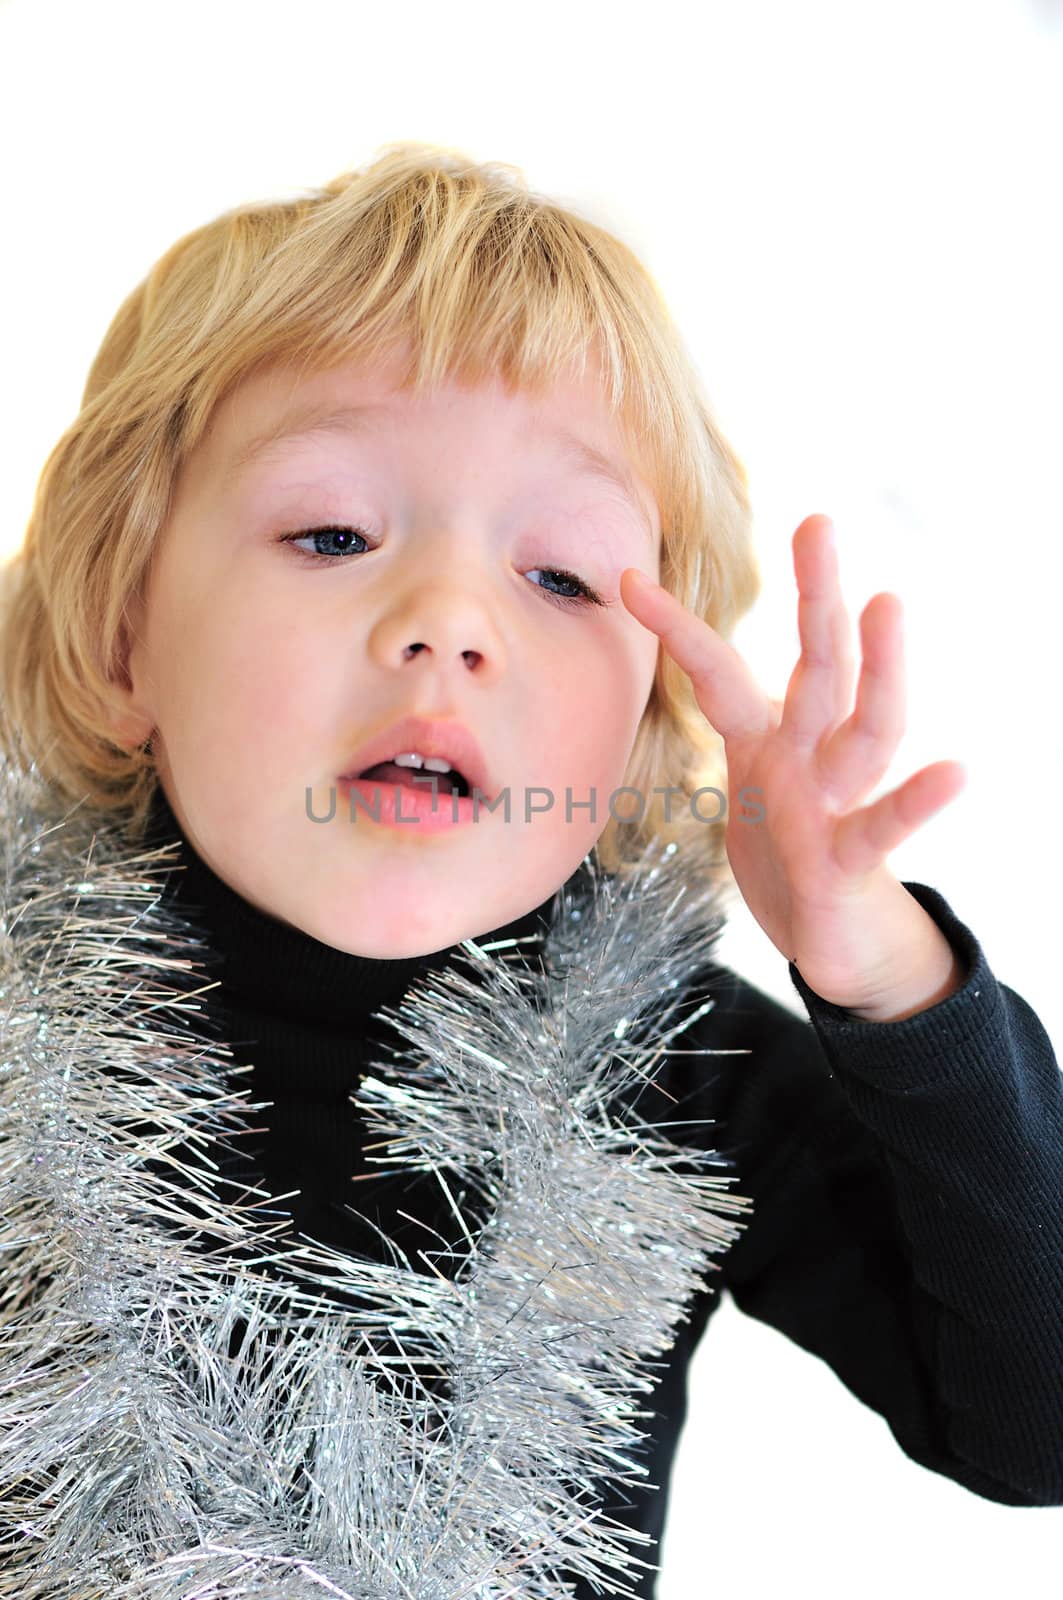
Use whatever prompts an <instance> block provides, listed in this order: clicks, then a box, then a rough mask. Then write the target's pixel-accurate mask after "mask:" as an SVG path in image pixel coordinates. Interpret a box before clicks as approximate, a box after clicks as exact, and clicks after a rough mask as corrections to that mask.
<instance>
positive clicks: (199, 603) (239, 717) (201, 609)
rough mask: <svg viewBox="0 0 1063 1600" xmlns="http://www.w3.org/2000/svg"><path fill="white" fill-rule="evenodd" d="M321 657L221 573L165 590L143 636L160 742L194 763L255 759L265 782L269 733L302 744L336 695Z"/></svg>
mask: <svg viewBox="0 0 1063 1600" xmlns="http://www.w3.org/2000/svg"><path fill="white" fill-rule="evenodd" d="M263 602H265V603H263ZM323 653H326V652H323V649H322V645H321V641H320V639H317V638H316V637H315V636H310V637H308V636H307V633H306V631H305V630H303V631H301V632H300V631H299V630H297V629H296V628H294V627H293V624H292V617H291V611H290V608H289V607H285V606H283V605H279V604H273V605H271V604H270V603H269V600H268V597H266V596H260V597H258V598H257V599H256V597H255V596H254V595H252V594H251V593H250V592H249V588H248V586H247V585H243V586H241V587H238V588H237V589H236V591H235V592H233V591H232V589H231V588H230V587H229V586H227V585H226V583H225V581H224V575H218V581H215V582H212V583H208V582H202V583H198V584H194V585H189V586H186V587H185V589H184V590H183V591H180V590H171V591H170V594H169V596H168V597H167V600H166V601H164V603H163V605H162V606H161V607H160V610H159V614H158V620H157V626H156V627H155V628H154V630H153V638H152V654H153V669H154V671H153V676H154V678H155V681H156V683H157V684H158V686H159V689H160V691H161V692H160V694H159V701H160V720H161V725H162V729H163V733H164V736H165V735H166V734H169V736H170V742H171V743H172V744H173V743H176V742H180V743H181V744H183V745H184V746H186V748H187V753H188V754H189V755H192V754H194V755H195V757H196V759H197V761H199V762H203V763H206V762H211V761H219V762H221V763H222V765H223V766H227V765H228V764H229V763H230V762H231V761H233V760H234V759H235V758H236V757H237V756H239V758H240V765H241V766H242V767H243V768H244V769H245V770H246V763H247V761H248V759H249V758H250V759H252V760H254V759H256V758H257V759H258V760H259V761H260V762H261V763H263V765H262V766H261V770H262V773H263V776H265V775H266V772H267V771H268V754H269V751H270V750H271V749H276V748H277V745H278V739H277V735H278V733H279V732H281V731H282V730H285V731H286V733H287V734H288V735H289V736H291V737H295V738H296V740H298V735H299V733H300V731H301V730H305V732H306V735H307V737H308V738H309V737H311V736H312V729H313V726H314V722H315V717H317V718H320V717H321V716H323V715H326V714H327V708H328V705H329V694H330V692H331V693H333V694H335V693H338V692H341V691H342V685H341V684H339V683H337V682H336V681H335V680H336V679H337V678H338V677H339V676H340V675H339V674H338V673H330V672H329V668H328V662H327V660H323V659H321V657H322V655H323ZM167 722H169V723H170V727H169V728H167Z"/></svg>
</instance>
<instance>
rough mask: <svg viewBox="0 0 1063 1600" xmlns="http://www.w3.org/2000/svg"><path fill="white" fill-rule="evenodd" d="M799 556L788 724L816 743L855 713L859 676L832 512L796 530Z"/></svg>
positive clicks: (800, 739)
mask: <svg viewBox="0 0 1063 1600" xmlns="http://www.w3.org/2000/svg"><path fill="white" fill-rule="evenodd" d="M793 558H794V575H795V577H796V579H797V588H798V602H797V628H798V634H799V636H800V640H801V654H800V656H799V658H798V661H797V665H796V666H795V667H794V670H793V672H792V673H791V675H790V681H789V684H788V685H787V690H786V699H785V702H784V709H783V718H782V729H783V731H784V732H785V733H786V734H787V735H788V736H789V737H790V738H791V739H792V740H793V742H794V743H795V744H799V745H812V744H815V743H816V741H817V740H818V739H821V738H822V737H823V735H824V734H825V733H828V732H829V731H830V730H831V729H833V728H836V727H837V726H838V724H839V723H840V722H841V721H842V719H843V717H846V716H847V715H848V714H849V711H850V709H851V706H852V698H853V679H854V676H855V666H854V661H853V651H852V623H851V621H850V618H849V613H848V611H847V610H846V607H845V600H844V598H843V596H842V590H841V583H840V580H839V572H838V552H837V546H836V542H835V536H834V527H833V524H832V522H831V520H830V518H829V517H824V516H820V515H818V514H817V515H816V516H812V517H806V518H805V520H804V522H802V524H801V526H800V527H799V528H798V530H797V532H796V533H795V534H794V538H793Z"/></svg>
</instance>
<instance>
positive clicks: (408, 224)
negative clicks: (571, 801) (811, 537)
mask: <svg viewBox="0 0 1063 1600" xmlns="http://www.w3.org/2000/svg"><path fill="white" fill-rule="evenodd" d="M400 347H401V348H406V347H409V348H412V350H413V352H414V354H413V357H412V358H411V362H410V366H409V368H408V369H406V376H405V378H404V380H403V387H405V388H410V387H412V388H413V389H415V390H421V389H423V388H425V387H432V386H434V385H435V384H436V383H438V382H442V381H444V380H446V379H450V378H454V379H457V380H458V381H461V382H467V383H473V384H475V383H477V382H480V381H483V380H485V379H489V378H492V377H494V376H496V375H497V376H501V378H502V380H503V381H504V382H505V383H506V384H507V385H508V386H509V387H510V390H511V392H512V391H514V390H518V389H519V390H525V391H529V392H531V393H533V394H538V393H541V392H542V390H543V389H544V388H546V387H548V386H549V385H550V384H551V383H552V382H554V381H556V380H557V379H558V378H559V377H562V376H564V375H566V374H568V373H576V372H578V373H580V374H582V373H583V371H585V363H586V361H587V358H588V356H589V355H593V356H594V358H595V359H596V360H597V361H598V363H599V370H600V372H601V374H602V377H603V381H604V388H605V392H606V399H607V403H608V405H609V407H610V410H611V412H612V415H613V417H614V419H616V421H617V422H618V425H619V427H620V429H621V433H622V437H624V439H625V442H626V443H627V445H628V448H629V450H630V453H631V457H632V459H633V460H637V461H638V462H639V464H640V466H641V468H642V471H643V473H644V475H645V477H646V480H647V482H648V483H649V484H650V486H651V487H652V489H653V491H654V494H655V496H656V499H657V505H658V508H659V512H660V517H661V528H662V546H661V582H662V583H663V584H664V586H665V587H666V588H668V589H669V590H670V591H671V592H672V593H673V594H675V595H677V596H678V598H679V599H680V600H681V601H682V602H683V604H684V605H686V606H688V607H689V608H690V609H691V610H692V611H694V612H695V613H696V614H697V615H698V616H701V617H704V618H705V619H706V620H707V621H708V622H709V623H711V625H712V626H713V627H714V628H715V629H716V630H717V632H718V633H720V634H721V635H723V636H724V637H727V636H729V634H730V632H731V630H732V629H733V627H734V625H735V623H736V622H737V620H738V619H739V617H740V616H741V615H742V614H743V613H744V612H745V611H746V610H747V609H748V608H749V606H750V605H751V604H752V602H753V600H754V599H755V597H756V595H757V592H758V590H759V588H760V574H759V571H758V568H757V564H756V561H755V557H754V554H753V550H752V541H751V520H752V519H751V512H750V505H749V499H748V494H747V477H746V473H745V471H744V468H743V466H742V464H741V462H740V461H739V459H738V458H737V456H736V455H735V453H734V451H733V450H732V448H731V447H730V445H729V444H728V443H727V441H726V440H725V439H724V437H723V435H722V433H721V432H720V430H719V428H718V427H717V425H716V423H715V421H714V419H713V416H712V413H711V410H710V407H709V404H708V402H707V400H706V398H705V396H704V394H703V391H702V386H701V383H700V379H699V377H698V374H697V371H696V369H695V367H694V364H693V361H692V360H691V358H690V356H689V355H688V353H687V351H686V349H685V346H684V344H683V341H682V338H681V336H680V334H679V332H678V330H677V328H676V326H675V324H674V323H673V321H672V318H671V316H670V314H669V312H668V310H667V308H666V306H665V304H664V300H663V297H662V295H661V292H660V290H659V289H658V287H657V285H656V283H655V281H654V279H653V278H652V277H651V275H650V274H649V272H648V271H647V269H646V268H645V267H644V266H643V265H642V264H641V263H640V262H639V260H638V259H637V257H636V256H635V255H634V253H633V252H632V250H630V249H629V248H628V246H627V245H625V244H624V243H622V242H621V241H620V240H619V239H617V238H616V237H614V236H613V235H612V234H611V233H609V232H608V231H606V230H605V229H604V228H602V227H599V226H598V225H596V224H595V223H593V222H591V221H589V220H587V219H586V218H584V217H581V216H579V215H577V214H576V213H575V212H573V211H572V210H569V209H567V208H566V207H564V206H562V205H560V204H558V203H556V202H554V201H552V200H550V199H549V198H547V197H544V196H540V195H537V194H534V193H532V192H530V191H529V189H528V187H527V184H526V182H525V179H524V177H523V174H522V173H521V172H520V170H519V169H517V168H515V167H511V166H508V165H506V164H501V163H492V164H480V163H476V162H474V161H472V160H471V159H469V158H468V157H466V156H465V155H463V154H461V153H460V152H456V151H453V150H449V149H445V148H441V147H438V146H435V145H426V144H421V143H417V142H415V143H409V142H404V143H400V144H397V145H387V146H384V147H382V149H381V151H380V152H378V158H377V159H376V160H374V161H373V162H372V163H370V164H368V165H366V166H365V167H363V168H360V169H357V170H354V171H350V172H344V173H343V174H341V175H340V176H339V177H337V178H334V179H333V180H332V182H331V183H327V184H325V185H324V187H323V188H320V189H315V190H311V191H309V193H308V194H307V195H306V196H305V197H300V198H295V199H290V200H283V201H270V202H264V203H254V204H248V205H244V206H239V207H236V208H235V209H233V210H231V211H228V212H225V213H224V214H222V215H221V216H219V217H216V218H215V219H214V220H213V221H211V222H208V223H206V224H205V225H204V226H202V227H200V228H197V229H195V230H193V232H191V233H189V234H186V235H185V237H184V238H182V239H179V240H178V241H177V243H176V244H174V245H173V246H172V247H171V248H170V249H169V250H168V251H166V253H165V254H164V255H163V256H162V257H161V258H160V259H159V261H158V262H157V263H156V264H155V265H154V266H153V267H152V269H151V270H150V272H149V273H148V274H147V276H146V278H145V279H144V281H143V282H142V283H140V284H139V285H138V286H137V287H136V288H135V289H134V290H133V292H132V293H131V294H130V295H129V296H128V297H127V298H126V300H125V301H124V302H123V304H122V305H121V306H120V308H119V310H118V312H117V314H116V315H115V317H114V319H113V321H112V323H111V325H110V327H109V328H108V330H107V333H106V335H105V337H104V340H103V343H102V345H101V346H100V349H99V352H98V354H97V356H96V358H95V360H94V362H93V364H92V367H91V370H90V372H89V375H88V379H87V382H86V385H85V390H84V394H83V396H82V402H81V409H80V411H79V413H78V416H77V417H76V419H75V421H74V422H73V423H72V424H71V426H70V427H69V428H68V429H67V431H66V433H65V434H63V436H62V438H61V439H60V440H59V442H58V443H57V444H56V446H55V447H54V449H53V450H52V452H51V454H50V455H49V457H48V459H47V461H46V463H45V465H44V468H43V470H42V473H41V476H40V479H39V482H38V486H37V492H36V496H35V500H34V504H33V509H32V514H31V517H30V521H29V525H28V528H27V531H26V535H25V539H24V543H23V545H22V547H21V549H20V550H19V551H18V552H17V554H16V555H15V556H14V557H13V558H12V560H11V562H10V563H9V564H8V567H7V569H6V571H5V574H4V577H5V593H4V616H3V622H2V626H0V686H2V697H0V698H2V704H0V738H2V740H3V743H4V745H5V746H6V748H7V750H8V752H9V753H10V754H11V755H13V756H14V757H15V758H16V759H17V760H19V761H20V762H22V764H24V765H25V764H26V763H28V762H32V763H33V765H34V766H35V767H36V769H37V770H38V772H39V773H40V774H41V775H42V776H43V777H44V778H45V779H46V780H47V781H49V782H50V783H52V784H53V785H55V786H56V787H57V788H58V789H59V790H60V791H61V792H62V793H63V794H64V795H65V796H68V797H69V798H70V799H71V800H72V801H73V800H80V799H85V800H87V801H88V803H90V804H92V805H95V806H98V807H101V808H103V809H105V810H108V811H119V812H122V813H125V814H126V819H127V824H128V828H129V831H130V834H131V836H133V837H139V836H140V834H141V832H142V829H143V825H144V822H145V820H146V815H147V809H148V806H149V804H150V801H151V797H152V794H153V792H154V789H155V786H156V784H157V781H158V779H157V775H156V772H155V768H154V763H153V759H152V755H151V751H150V741H148V744H147V745H145V746H141V747H139V748H137V749H134V750H123V749H122V748H121V747H120V745H119V744H118V743H116V742H115V724H114V722H113V721H112V716H113V714H114V712H115V710H116V706H117V697H116V696H115V695H114V692H113V691H114V685H115V684H116V683H128V678H127V676H126V667H125V662H126V658H127V652H128V646H129V633H128V615H127V608H128V606H129V603H130V600H131V599H132V597H134V596H139V595H142V594H143V593H144V586H145V584H146V581H147V577H148V573H149V570H150V565H151V560H152V554H153V551H154V548H155V544H156V540H157V538H158V536H159V533H160V531H161V530H162V528H163V527H164V525H165V523H166V519H167V517H168V514H169V511H170V507H171V498H172V491H173V486H174V483H175V480H176V478H177V475H178V472H179V470H180V467H181V465H182V463H183V461H184V460H185V459H186V458H187V456H188V455H189V454H190V453H191V451H192V450H194V449H195V447H196V445H197V443H198V442H199V441H200V439H201V438H202V437H203V435H204V433H205V432H206V430H207V428H208V427H209V425H210V421H211V418H212V415H213V413H214V410H215V408H216V407H217V406H218V404H219V403H220V402H221V401H222V400H223V399H224V398H225V397H226V395H227V394H228V393H229V391H230V390H231V389H232V388H233V387H235V385H237V384H238V383H240V382H241V381H242V380H244V379H245V378H247V377H249V376H250V375H251V374H252V372H254V371H255V370H256V369H257V368H259V367H260V366H263V365H268V364H272V363H273V362H275V361H281V362H294V363H296V364H305V367H306V368H308V369H309V368H324V367H327V366H330V365H332V364H333V363H339V362H341V361H344V360H352V359H356V360H358V361H364V362H366V363H372V362H373V361H374V360H375V359H379V358H384V359H387V358H388V357H389V356H391V355H392V354H394V353H395V352H396V350H397V349H399V348H400ZM724 774H725V766H724V760H723V746H722V740H720V738H719V736H718V735H716V734H715V732H714V731H713V729H712V728H711V727H710V726H709V724H708V723H707V722H706V720H705V718H704V716H703V715H702V713H701V711H700V710H699V709H698V706H697V703H696V701H695V699H694V696H693V691H692V688H691V685H690V681H689V679H688V678H687V676H686V674H685V673H683V672H682V671H680V669H679V668H677V667H676V666H675V664H674V663H673V662H672V660H671V658H670V657H669V656H668V654H667V652H666V651H665V650H664V648H663V646H662V647H661V649H660V650H659V653H658V666H657V671H656V676H655V681H654V684H653V688H652V691H651V694H650V697H649V700H648V702H647V706H646V710H645V712H644V714H643V718H642V722H641V725H640V728H639V731H638V735H637V738H636V742H635V746H634V748H633V751H632V756H631V761H630V763H629V767H628V772H627V774H626V783H627V784H628V785H629V786H630V787H631V788H632V789H634V790H636V791H637V794H638V796H639V799H640V803H642V802H644V805H643V814H642V816H641V818H640V819H633V820H630V821H623V822H618V821H617V820H616V819H615V817H611V818H610V820H609V822H608V823H607V824H606V826H605V829H604V832H603V834H602V836H601V838H600V839H599V842H598V852H599V856H600V859H601V861H602V864H603V865H604V866H605V867H606V869H607V870H613V871H619V870H623V868H624V866H625V865H626V864H627V862H628V861H630V860H634V859H637V857H638V855H639V853H640V851H641V849H642V847H643V846H644V845H645V844H646V843H647V842H648V841H649V839H650V838H651V836H658V837H661V836H663V837H664V838H666V839H668V840H674V841H675V842H676V843H677V844H679V845H681V846H682V847H685V848H686V849H687V850H688V851H690V852H692V853H693V854H694V855H695V856H696V857H697V858H698V861H699V862H700V863H701V864H703V865H704V866H705V868H706V870H707V871H709V872H710V873H711V874H712V875H713V876H714V878H716V880H717V881H718V882H719V883H720V884H721V886H727V885H730V886H731V887H733V879H732V878H730V876H729V868H728V867H727V865H726V856H725V851H724V846H723V840H724V826H725V822H724V819H723V818H720V819H718V820H715V821H711V822H710V821H707V820H703V817H702V816H700V815H699V816H695V815H693V813H692V809H691V806H690V804H689V799H690V797H691V796H692V795H693V794H694V793H695V791H696V790H697V789H698V788H699V787H706V786H713V787H716V788H719V789H720V790H721V791H722V792H723V793H726V782H725V776H724ZM665 784H672V785H674V786H675V787H676V788H677V789H680V790H682V797H681V798H680V799H678V800H677V799H676V798H675V796H672V797H671V801H672V816H671V821H668V820H667V817H666V810H665V796H664V795H654V794H653V792H652V791H653V788H654V786H655V785H662V786H663V785H665ZM618 809H619V802H618ZM713 809H715V808H714V807H713V806H711V804H710V807H709V810H710V814H711V812H712V810H713ZM625 814H626V812H625Z"/></svg>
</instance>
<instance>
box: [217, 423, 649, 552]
mask: <svg viewBox="0 0 1063 1600" xmlns="http://www.w3.org/2000/svg"><path fill="white" fill-rule="evenodd" d="M390 412H391V408H390V407H389V406H387V405H380V404H376V405H374V404H369V403H364V404H362V405H341V406H337V405H327V404H324V403H322V402H320V401H319V402H317V403H316V404H310V405H306V406H301V407H299V408H297V409H296V410H294V411H290V412H287V413H286V414H285V415H284V416H283V417H281V418H279V419H278V421H277V422H275V423H274V424H273V425H272V427H269V428H267V429H265V430H264V431H263V432H262V433H258V434H256V435H255V436H254V438H252V439H249V440H247V442H246V443H245V444H243V445H241V446H240V448H239V449H238V450H237V451H236V453H235V454H234V455H233V456H232V457H231V458H230V461H229V466H228V470H227V473H226V476H227V478H228V480H229V482H232V481H233V480H234V479H236V478H237V477H239V476H240V475H241V474H242V473H244V472H246V471H247V469H248V468H249V467H250V466H252V465H253V464H254V463H255V462H257V461H261V460H268V459H269V458H270V457H271V456H273V455H274V454H282V453H283V452H284V451H285V450H286V449H287V448H288V447H289V446H290V445H294V444H297V443H300V442H302V441H303V440H305V439H316V438H327V437H328V436H329V435H337V434H339V435H346V436H347V437H350V436H351V435H354V434H358V433H360V432H364V431H366V430H368V429H370V428H372V427H374V426H376V425H377V424H379V423H380V422H383V421H384V420H385V419H386V418H387V416H388V415H390ZM530 431H531V432H532V433H533V434H536V435H538V436H539V437H540V438H543V439H549V440H550V441H551V443H553V444H555V445H556V446H557V447H558V450H559V453H560V455H561V457H562V459H563V460H565V461H569V462H572V463H573V464H574V465H576V466H577V467H578V468H579V470H580V474H581V476H583V477H586V478H596V479H597V480H598V481H599V482H600V483H608V484H609V485H611V487H613V488H614V489H619V490H620V492H621V493H622V494H623V495H624V496H625V498H626V499H627V500H628V501H629V502H630V504H631V507H632V510H634V511H635V512H636V513H637V515H638V519H639V523H640V524H641V526H642V529H643V531H644V533H645V534H646V537H647V538H648V539H649V540H650V541H651V542H652V540H653V529H652V527H651V525H650V520H649V518H648V517H647V515H646V510H645V507H644V505H643V503H642V501H641V499H640V497H639V494H638V490H637V489H636V487H635V481H634V479H633V477H632V475H631V473H630V471H629V470H628V468H627V467H626V466H625V465H624V464H623V463H622V462H619V461H614V460H613V459H612V457H611V456H607V455H606V454H605V453H604V452H603V451H601V450H597V449H595V447H594V446H593V445H591V444H588V443H587V441H586V440H585V439H581V438H579V437H578V435H576V434H574V433H572V432H571V431H570V430H569V429H568V428H564V427H561V426H560V425H558V424H556V423H538V424H533V425H532V427H531V429H530Z"/></svg>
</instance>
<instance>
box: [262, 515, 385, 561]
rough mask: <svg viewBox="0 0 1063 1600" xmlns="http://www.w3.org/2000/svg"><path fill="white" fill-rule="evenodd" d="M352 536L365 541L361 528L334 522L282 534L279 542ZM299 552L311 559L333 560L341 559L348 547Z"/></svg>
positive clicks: (348, 550)
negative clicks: (299, 531)
mask: <svg viewBox="0 0 1063 1600" xmlns="http://www.w3.org/2000/svg"><path fill="white" fill-rule="evenodd" d="M352 538H354V539H361V540H362V542H363V543H364V542H365V534H364V533H363V532H362V530H361V528H349V527H347V526H346V525H344V524H340V525H338V526H337V525H335V524H329V526H328V527H325V528H307V529H306V530H305V532H302V533H285V534H282V535H281V539H280V543H281V544H292V545H298V542H299V540H300V539H331V540H333V541H335V540H338V539H352ZM300 554H302V555H306V556H309V557H310V558H311V560H313V559H314V558H315V557H316V558H317V559H318V560H321V561H330V560H331V561H335V560H342V558H343V557H344V556H345V555H349V554H350V547H349V546H348V547H347V548H342V549H340V550H303V551H301V552H300Z"/></svg>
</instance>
